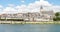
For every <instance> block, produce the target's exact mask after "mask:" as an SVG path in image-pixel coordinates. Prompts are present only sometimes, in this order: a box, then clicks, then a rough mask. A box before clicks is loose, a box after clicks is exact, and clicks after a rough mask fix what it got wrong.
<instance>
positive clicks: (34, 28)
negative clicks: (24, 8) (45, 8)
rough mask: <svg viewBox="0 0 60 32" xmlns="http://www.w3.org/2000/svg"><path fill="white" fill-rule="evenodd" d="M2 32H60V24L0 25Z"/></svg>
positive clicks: (0, 31)
mask: <svg viewBox="0 0 60 32" xmlns="http://www.w3.org/2000/svg"><path fill="white" fill-rule="evenodd" d="M0 32H60V25H59V24H0Z"/></svg>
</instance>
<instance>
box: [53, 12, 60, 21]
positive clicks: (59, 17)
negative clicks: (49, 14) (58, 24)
mask: <svg viewBox="0 0 60 32" xmlns="http://www.w3.org/2000/svg"><path fill="white" fill-rule="evenodd" d="M53 20H54V21H60V12H56V13H55V17H54V18H53Z"/></svg>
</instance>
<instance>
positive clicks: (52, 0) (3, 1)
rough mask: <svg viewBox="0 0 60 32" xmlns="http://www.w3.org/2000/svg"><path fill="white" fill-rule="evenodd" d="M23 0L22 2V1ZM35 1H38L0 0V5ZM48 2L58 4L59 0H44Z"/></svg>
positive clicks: (33, 0)
mask: <svg viewBox="0 0 60 32" xmlns="http://www.w3.org/2000/svg"><path fill="white" fill-rule="evenodd" d="M22 1H24V2H22ZM35 1H39V0H0V5H3V6H7V5H8V4H14V5H22V4H26V5H28V4H29V3H33V2H35ZM46 1H48V2H49V3H51V4H53V5H60V0H46Z"/></svg>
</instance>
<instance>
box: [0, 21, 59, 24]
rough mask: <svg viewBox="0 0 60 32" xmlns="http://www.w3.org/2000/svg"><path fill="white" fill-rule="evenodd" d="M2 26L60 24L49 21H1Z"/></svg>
mask: <svg viewBox="0 0 60 32" xmlns="http://www.w3.org/2000/svg"><path fill="white" fill-rule="evenodd" d="M0 24H60V21H59V22H56V21H48V22H46V21H45V22H42V21H41V22H23V21H0Z"/></svg>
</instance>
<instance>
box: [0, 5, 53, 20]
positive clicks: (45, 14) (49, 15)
mask: <svg viewBox="0 0 60 32" xmlns="http://www.w3.org/2000/svg"><path fill="white" fill-rule="evenodd" d="M53 15H54V13H53V10H52V11H44V9H43V7H42V6H41V8H40V12H34V13H31V12H28V13H16V14H2V15H0V17H1V18H4V19H5V18H6V19H24V20H25V21H53Z"/></svg>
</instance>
